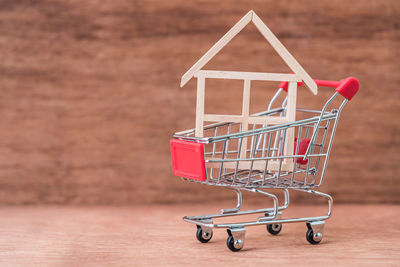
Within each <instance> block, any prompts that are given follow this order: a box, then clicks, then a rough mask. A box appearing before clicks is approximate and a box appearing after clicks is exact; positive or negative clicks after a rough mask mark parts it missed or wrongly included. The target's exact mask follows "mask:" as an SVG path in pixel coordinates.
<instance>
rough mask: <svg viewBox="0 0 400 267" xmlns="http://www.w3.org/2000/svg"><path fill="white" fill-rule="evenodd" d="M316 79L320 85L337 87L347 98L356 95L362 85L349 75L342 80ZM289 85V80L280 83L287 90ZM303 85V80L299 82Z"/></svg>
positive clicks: (298, 84) (299, 84)
mask: <svg viewBox="0 0 400 267" xmlns="http://www.w3.org/2000/svg"><path fill="white" fill-rule="evenodd" d="M314 81H315V83H316V84H317V85H318V86H325V87H332V88H336V91H337V92H338V93H339V94H341V95H342V96H344V97H345V98H347V99H348V100H351V99H352V98H353V97H354V95H355V94H356V93H357V91H358V89H359V87H360V83H359V82H358V80H357V79H356V78H354V77H348V78H346V79H344V80H341V81H340V82H337V81H326V80H314ZM288 85H289V83H288V82H281V83H280V84H279V88H282V89H283V90H284V91H286V92H287V90H288ZM302 85H303V83H302V82H298V83H297V86H298V87H300V86H302Z"/></svg>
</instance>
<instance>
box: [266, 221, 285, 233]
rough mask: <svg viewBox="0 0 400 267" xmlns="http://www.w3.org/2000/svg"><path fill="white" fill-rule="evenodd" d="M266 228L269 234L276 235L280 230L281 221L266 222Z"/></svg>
mask: <svg viewBox="0 0 400 267" xmlns="http://www.w3.org/2000/svg"><path fill="white" fill-rule="evenodd" d="M267 230H268V232H269V233H270V234H271V235H277V234H279V233H280V232H281V230H282V224H281V223H275V224H267Z"/></svg>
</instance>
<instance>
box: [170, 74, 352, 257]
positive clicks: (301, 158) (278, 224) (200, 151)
mask: <svg viewBox="0 0 400 267" xmlns="http://www.w3.org/2000/svg"><path fill="white" fill-rule="evenodd" d="M316 83H317V84H318V85H322V86H333V87H337V88H336V92H335V93H334V94H333V96H332V97H331V98H330V99H329V100H328V101H327V102H326V104H325V105H324V107H323V108H322V111H317V110H309V109H300V108H298V109H297V111H298V112H303V113H306V114H310V117H309V118H306V119H303V120H298V121H294V122H291V123H284V124H279V125H274V126H265V127H261V128H255V127H256V126H255V125H254V129H251V130H248V131H240V128H241V123H215V124H211V125H208V126H206V127H205V128H204V129H205V132H207V136H208V137H203V138H198V137H194V133H195V130H194V129H193V130H188V131H184V132H180V133H176V134H175V135H174V139H172V140H171V141H170V142H171V152H172V162H173V168H174V173H175V174H176V175H178V176H181V177H183V179H184V180H186V181H192V182H198V183H202V184H207V185H213V186H222V187H226V188H229V189H232V190H234V191H235V192H236V193H237V199H238V202H237V206H236V208H233V209H223V210H221V213H218V214H210V215H202V216H188V217H184V218H183V219H184V220H185V221H187V222H190V223H194V224H196V226H197V232H196V237H197V239H198V240H199V241H200V242H202V243H206V242H208V241H209V240H210V239H211V237H212V234H213V232H212V229H213V228H227V230H228V239H227V246H228V248H229V249H230V250H232V251H239V250H240V249H241V248H242V247H243V243H244V236H245V227H246V226H253V225H266V227H267V230H268V232H269V233H271V234H273V235H276V234H278V233H279V232H280V231H281V229H282V223H292V222H306V225H307V228H308V230H307V233H306V238H307V240H308V241H309V242H310V243H311V244H318V243H319V242H320V241H321V239H322V236H323V230H324V220H326V219H328V218H329V217H330V215H331V209H332V203H333V200H332V197H331V196H330V195H328V194H325V193H321V192H318V191H315V190H314V188H316V187H318V186H320V185H321V183H322V182H323V178H324V174H325V171H326V167H327V164H328V159H329V154H330V152H331V148H332V141H333V138H334V135H335V131H336V127H337V123H338V119H339V115H340V113H341V111H342V109H343V107H344V106H345V104H346V103H347V101H348V100H350V99H351V98H352V97H353V96H354V94H355V93H356V92H357V90H358V86H359V85H358V81H357V80H356V79H355V78H347V79H345V80H343V81H341V82H328V81H318V80H317V81H316ZM284 89H285V88H280V89H279V90H278V91H277V93H276V94H275V96H274V98H273V99H272V100H271V103H270V105H269V107H272V104H273V102H274V100H275V99H276V98H277V97H278V95H279V94H281V93H282V91H283V90H284ZM338 94H342V95H343V96H344V97H345V99H344V100H343V102H342V104H341V105H340V106H339V108H337V109H330V110H328V106H329V104H330V103H331V102H332V101H333V100H334V99H335V98H336V97H337V95H338ZM285 102H286V101H284V103H283V104H282V105H281V107H278V108H269V109H268V110H267V111H265V112H261V113H258V114H256V115H257V116H261V117H263V116H274V115H277V114H279V115H280V116H285V112H286V105H285ZM235 129H239V131H235ZM290 129H293V130H294V131H295V136H296V137H295V142H294V143H295V149H294V153H293V155H291V156H284V155H283V152H284V146H285V137H286V136H287V132H288V131H289V130H290ZM245 139H247V140H248V141H249V143H250V149H246V150H247V151H246V153H245V156H243V154H242V155H241V153H243V152H242V151H243V150H242V149H241V146H242V145H243V143H244V140H245ZM284 160H287V161H292V162H295V163H294V164H293V167H292V169H291V170H287V171H283V170H282V168H281V167H279V166H282V164H283V162H284ZM270 164H274V165H276V166H278V167H277V170H276V171H270V170H269V168H268V166H269V165H270ZM256 165H258V166H263V167H261V168H260V167H257V168H255V166H256ZM271 188H274V189H282V190H283V192H284V196H285V201H284V204H283V205H282V206H278V197H277V196H276V195H274V194H271V193H268V192H265V191H264V190H262V189H271ZM241 190H246V191H251V192H254V193H260V194H262V195H264V196H266V197H269V198H271V199H272V200H273V203H274V204H273V207H272V208H267V209H257V210H246V211H241V210H240V208H241V205H242V195H241ZM289 190H297V191H300V192H304V193H308V194H313V195H316V196H319V197H323V198H325V199H327V200H328V213H327V214H326V215H323V216H318V217H304V218H291V219H282V217H281V216H282V211H283V210H284V209H286V208H287V207H288V206H289ZM253 213H261V214H263V216H261V217H259V218H258V220H256V221H250V222H240V223H221V224H215V223H213V219H214V218H221V217H228V216H236V215H244V214H253Z"/></svg>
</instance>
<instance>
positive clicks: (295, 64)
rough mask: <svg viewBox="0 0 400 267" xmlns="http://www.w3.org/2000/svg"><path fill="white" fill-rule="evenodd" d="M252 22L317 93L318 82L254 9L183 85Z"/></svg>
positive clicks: (207, 53)
mask: <svg viewBox="0 0 400 267" xmlns="http://www.w3.org/2000/svg"><path fill="white" fill-rule="evenodd" d="M250 22H253V23H254V25H255V26H256V28H257V29H258V30H259V32H260V33H261V35H262V36H264V38H265V39H266V40H267V41H268V42H269V43H270V44H271V46H272V47H273V48H274V49H275V51H276V52H277V53H278V54H279V56H280V57H281V58H282V59H283V61H285V62H286V64H287V65H288V66H289V68H290V69H291V70H292V71H293V72H294V73H295V74H297V75H298V76H299V77H300V78H301V79H302V80H303V82H304V84H305V85H306V86H307V87H308V88H309V89H310V91H311V92H312V93H313V94H314V95H316V94H317V92H318V87H317V84H316V83H315V82H314V80H313V79H312V78H311V77H310V75H308V73H307V72H306V71H305V70H304V69H303V67H302V66H301V65H300V64H299V63H298V62H297V61H296V59H295V58H294V57H293V56H292V55H291V54H290V53H289V51H288V50H287V49H286V48H285V46H283V44H282V43H281V42H280V41H279V40H278V38H276V36H275V35H274V34H273V33H272V32H271V30H270V29H269V28H268V27H267V25H265V24H264V22H262V20H261V19H260V18H259V17H258V16H257V14H256V13H255V12H254V11H253V10H250V11H249V12H248V13H247V14H246V15H245V16H244V17H243V18H241V19H240V20H239V21H238V22H237V23H236V24H235V25H234V26H233V27H232V28H231V29H230V30H229V31H228V32H227V33H226V34H225V35H224V36H222V38H221V39H219V41H218V42H216V43H215V44H214V45H213V46H212V47H211V48H210V49H209V50H208V51H207V52H206V53H205V54H204V55H203V56H202V57H201V58H200V59H199V60H198V61H197V62H196V63H195V64H194V65H193V66H192V67H191V68H190V69H189V70H188V71H187V72H186V73H185V74H184V75H183V76H182V79H181V87H183V86H184V85H185V84H186V83H187V82H188V81H189V80H190V79H192V78H193V76H194V75H195V73H196V72H197V71H199V70H200V69H201V68H202V67H204V65H206V64H207V63H208V62H209V61H210V60H211V59H212V58H213V57H214V56H215V55H216V54H217V53H218V52H219V51H221V50H222V48H223V47H224V46H225V45H226V44H228V43H229V42H230V41H231V40H232V39H233V38H234V37H235V36H236V35H237V34H238V33H239V32H240V31H241V30H243V28H244V27H245V26H246V25H247V24H249V23H250Z"/></svg>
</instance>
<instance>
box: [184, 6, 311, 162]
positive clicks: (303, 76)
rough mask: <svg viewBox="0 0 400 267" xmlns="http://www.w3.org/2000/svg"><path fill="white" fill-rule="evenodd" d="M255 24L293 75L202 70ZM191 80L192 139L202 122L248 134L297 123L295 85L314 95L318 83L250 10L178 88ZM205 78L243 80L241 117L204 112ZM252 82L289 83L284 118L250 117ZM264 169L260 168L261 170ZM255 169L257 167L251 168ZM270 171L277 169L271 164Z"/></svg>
mask: <svg viewBox="0 0 400 267" xmlns="http://www.w3.org/2000/svg"><path fill="white" fill-rule="evenodd" d="M250 22H252V23H254V25H255V26H256V28H257V29H258V31H259V32H260V33H261V35H262V36H263V37H264V38H265V39H266V40H267V41H268V42H269V43H270V45H271V46H272V47H273V48H274V49H275V51H276V52H277V53H278V54H279V56H280V57H281V58H282V59H283V61H284V62H285V63H286V64H287V65H288V66H289V68H290V69H291V71H292V72H293V73H288V74H286V73H264V72H243V71H225V70H224V71H215V70H204V69H202V68H203V67H204V66H205V65H206V64H207V63H208V62H209V61H210V60H211V59H212V58H213V57H214V56H215V55H216V54H217V53H218V52H219V51H220V50H221V49H222V48H223V47H224V46H225V45H226V44H228V43H229V42H230V41H231V40H232V39H233V38H234V37H235V36H236V35H237V34H238V33H239V32H240V31H241V30H242V29H243V28H244V27H245V26H246V25H247V24H249V23H250ZM193 77H195V78H197V103H196V126H195V136H196V137H203V127H204V122H239V123H241V124H242V128H241V130H242V131H247V130H249V129H248V125H249V124H261V125H276V124H282V123H287V122H293V121H295V120H296V117H295V116H296V96H297V87H298V84H297V83H298V82H302V83H304V85H305V86H306V87H308V89H309V90H310V91H311V92H312V93H313V94H314V95H316V94H317V90H318V88H317V84H316V83H315V82H314V80H313V79H312V78H311V77H310V76H309V75H308V74H307V72H306V71H305V70H304V69H303V67H302V66H301V65H300V64H299V63H298V62H297V61H296V59H295V58H294V57H293V56H292V55H291V54H290V53H289V51H288V50H287V49H286V48H285V47H284V46H283V44H282V43H281V42H280V41H279V40H278V38H277V37H276V36H275V35H274V34H273V33H272V32H271V30H270V29H269V28H268V27H267V26H266V25H265V24H264V23H263V22H262V21H261V19H260V18H259V17H258V16H257V15H256V13H255V12H254V11H249V12H248V13H247V14H246V15H245V16H244V17H243V18H242V19H240V20H239V21H238V22H237V23H236V24H235V25H234V26H233V27H232V28H231V29H230V30H229V31H228V32H227V33H226V34H225V35H224V36H223V37H222V38H221V39H220V40H219V41H218V42H217V43H216V44H214V46H212V47H211V48H210V49H209V50H208V51H207V52H206V53H205V54H204V55H203V56H202V57H201V58H200V59H199V60H198V61H197V62H196V63H195V64H194V65H193V66H192V67H191V68H190V69H189V70H188V71H187V72H186V73H185V74H184V75H183V76H182V79H181V84H180V85H181V87H183V86H184V85H185V84H186V83H187V82H188V81H189V80H191V79H192V78H193ZM206 79H236V80H243V100H242V114H241V115H217V114H205V113H204V101H205V80H206ZM251 81H277V82H282V81H285V82H288V94H287V111H286V116H285V117H275V116H265V117H261V116H252V115H250V114H249V110H250V88H251ZM294 134H295V133H294V131H293V129H289V130H288V131H287V132H286V143H285V155H292V154H293V148H294ZM243 147H244V149H243V151H244V152H243V157H245V155H246V153H245V151H246V148H247V144H243ZM292 164H293V162H289V161H287V162H286V161H285V162H284V165H283V166H281V167H282V169H283V170H285V169H286V170H289V169H290V168H291V167H292V166H293V165H292ZM263 167H264V166H260V169H262V168H263ZM254 168H255V169H257V166H256V165H255V166H254ZM269 168H271V169H276V166H275V167H274V166H273V165H271V167H269Z"/></svg>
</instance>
